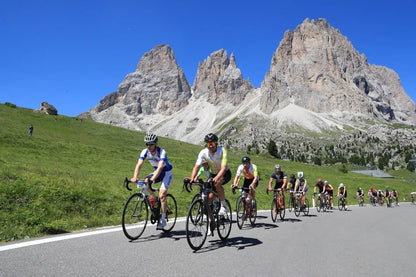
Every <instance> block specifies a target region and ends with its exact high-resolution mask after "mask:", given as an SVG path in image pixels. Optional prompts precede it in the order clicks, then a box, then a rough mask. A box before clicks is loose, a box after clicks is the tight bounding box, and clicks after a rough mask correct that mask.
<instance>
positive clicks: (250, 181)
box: [231, 156, 259, 204]
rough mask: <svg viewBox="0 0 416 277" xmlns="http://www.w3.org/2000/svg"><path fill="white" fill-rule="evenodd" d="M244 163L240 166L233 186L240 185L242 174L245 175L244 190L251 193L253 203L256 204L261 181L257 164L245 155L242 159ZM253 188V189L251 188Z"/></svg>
mask: <svg viewBox="0 0 416 277" xmlns="http://www.w3.org/2000/svg"><path fill="white" fill-rule="evenodd" d="M241 162H242V164H241V165H240V166H239V167H238V169H237V173H236V175H235V178H234V182H233V184H232V185H231V188H235V187H238V183H239V182H240V176H244V184H243V187H244V191H245V192H248V193H250V195H251V198H252V199H253V204H255V203H256V202H255V200H256V191H255V190H256V187H257V185H258V182H259V174H258V171H257V166H256V165H255V164H252V163H251V162H250V158H249V157H247V156H244V157H243V158H242V159H241ZM249 188H251V190H250V189H249Z"/></svg>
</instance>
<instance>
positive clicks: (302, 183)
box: [296, 179, 308, 194]
mask: <svg viewBox="0 0 416 277" xmlns="http://www.w3.org/2000/svg"><path fill="white" fill-rule="evenodd" d="M296 184H297V185H298V189H297V192H300V191H302V190H303V188H305V194H306V193H307V192H308V184H307V182H306V180H302V179H298V180H296Z"/></svg>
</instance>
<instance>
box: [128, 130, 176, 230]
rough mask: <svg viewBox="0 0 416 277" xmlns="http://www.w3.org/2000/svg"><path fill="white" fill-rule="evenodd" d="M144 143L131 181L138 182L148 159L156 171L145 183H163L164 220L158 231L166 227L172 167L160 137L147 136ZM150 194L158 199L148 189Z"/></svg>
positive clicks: (160, 195) (161, 199)
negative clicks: (159, 139) (167, 199)
mask: <svg viewBox="0 0 416 277" xmlns="http://www.w3.org/2000/svg"><path fill="white" fill-rule="evenodd" d="M144 142H145V143H146V149H143V151H142V152H141V153H140V157H139V160H138V161H137V164H136V168H135V170H134V175H133V178H131V181H132V182H136V181H137V178H138V176H139V174H140V170H141V168H142V166H143V163H144V160H145V159H148V160H149V162H150V164H151V165H152V167H153V168H154V169H155V171H154V172H153V173H152V174H149V175H147V176H146V177H145V182H146V183H148V184H150V185H151V184H152V183H159V182H162V185H161V186H160V188H159V198H160V203H161V205H162V218H161V220H160V223H159V224H158V226H157V229H163V227H165V225H166V211H167V201H166V195H167V193H168V189H169V186H170V182H171V181H172V165H171V164H170V163H169V161H168V156H167V155H166V151H165V150H164V149H163V148H160V147H159V146H158V145H157V142H158V137H157V136H156V135H155V134H152V133H150V134H147V135H146V136H145V137H144ZM148 192H149V194H151V197H153V199H155V198H156V197H155V194H154V192H153V191H150V190H149V189H148Z"/></svg>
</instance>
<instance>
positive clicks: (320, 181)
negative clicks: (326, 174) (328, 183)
mask: <svg viewBox="0 0 416 277" xmlns="http://www.w3.org/2000/svg"><path fill="white" fill-rule="evenodd" d="M316 189H319V191H318V193H322V191H323V190H324V182H322V179H321V178H319V179H318V182H317V183H316V185H315V187H314V188H313V193H316Z"/></svg>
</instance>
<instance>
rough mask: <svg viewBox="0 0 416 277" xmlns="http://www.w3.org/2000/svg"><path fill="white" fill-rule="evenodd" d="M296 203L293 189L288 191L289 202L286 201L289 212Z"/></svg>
mask: <svg viewBox="0 0 416 277" xmlns="http://www.w3.org/2000/svg"><path fill="white" fill-rule="evenodd" d="M295 205H296V197H295V193H294V191H293V190H290V191H289V202H288V210H289V212H292V210H294V209H295Z"/></svg>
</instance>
